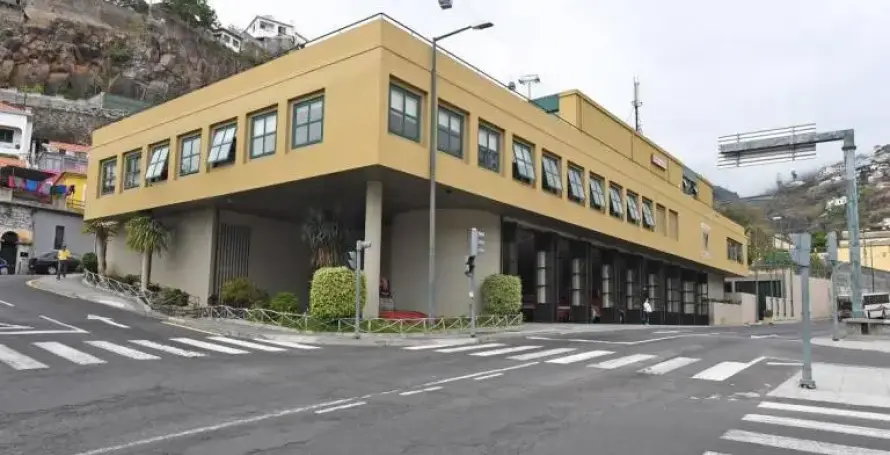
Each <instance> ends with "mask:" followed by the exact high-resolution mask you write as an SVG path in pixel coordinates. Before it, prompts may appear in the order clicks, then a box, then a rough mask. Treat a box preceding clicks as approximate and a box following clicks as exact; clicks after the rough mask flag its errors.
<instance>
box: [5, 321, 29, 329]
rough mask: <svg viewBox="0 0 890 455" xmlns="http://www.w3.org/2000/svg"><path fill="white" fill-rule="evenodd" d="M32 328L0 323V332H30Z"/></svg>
mask: <svg viewBox="0 0 890 455" xmlns="http://www.w3.org/2000/svg"><path fill="white" fill-rule="evenodd" d="M33 328H34V327H31V326H27V325H15V324H5V323H3V322H0V330H30V329H33Z"/></svg>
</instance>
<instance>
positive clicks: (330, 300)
mask: <svg viewBox="0 0 890 455" xmlns="http://www.w3.org/2000/svg"><path fill="white" fill-rule="evenodd" d="M366 294H367V285H366V282H365V276H364V275H362V291H361V300H362V301H361V305H362V308H363V309H364V307H365V301H366V298H365V297H366ZM309 314H310V315H311V316H312V317H314V318H317V319H320V320H326V321H333V320H335V319H343V318H351V317H355V272H353V271H352V270H349V269H348V268H346V267H322V268H320V269H318V270H316V271H315V273H314V274H313V275H312V288H311V289H310V290H309Z"/></svg>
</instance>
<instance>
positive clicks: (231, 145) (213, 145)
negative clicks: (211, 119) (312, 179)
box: [207, 122, 238, 168]
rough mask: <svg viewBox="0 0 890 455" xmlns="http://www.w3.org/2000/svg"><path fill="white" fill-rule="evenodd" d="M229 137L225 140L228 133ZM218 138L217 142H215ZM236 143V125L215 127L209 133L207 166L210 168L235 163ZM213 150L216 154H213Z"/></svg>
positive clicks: (235, 123) (234, 123) (233, 123)
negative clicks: (229, 133)
mask: <svg viewBox="0 0 890 455" xmlns="http://www.w3.org/2000/svg"><path fill="white" fill-rule="evenodd" d="M229 131H231V137H230V138H228V139H227V136H228V134H227V133H228V132H229ZM217 137H219V141H217ZM237 142H238V123H237V122H230V123H224V124H221V125H217V126H216V127H214V128H213V129H212V130H211V132H210V144H209V145H210V148H209V151H208V152H207V164H208V165H209V166H210V167H211V168H215V167H220V166H225V165H229V164H234V163H235V147H236V146H237ZM214 150H215V151H216V153H214Z"/></svg>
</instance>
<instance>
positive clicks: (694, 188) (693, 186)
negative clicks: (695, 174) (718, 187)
mask: <svg viewBox="0 0 890 455" xmlns="http://www.w3.org/2000/svg"><path fill="white" fill-rule="evenodd" d="M682 187H683V193H685V194H688V195H690V196H692V197H698V183H696V182H695V180H692V179H691V178H689V177H686V176H685V175H684V176H683V184H682Z"/></svg>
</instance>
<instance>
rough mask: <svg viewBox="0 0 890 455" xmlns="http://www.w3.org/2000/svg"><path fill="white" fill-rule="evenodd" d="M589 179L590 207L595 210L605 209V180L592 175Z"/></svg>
mask: <svg viewBox="0 0 890 455" xmlns="http://www.w3.org/2000/svg"><path fill="white" fill-rule="evenodd" d="M588 177H589V178H590V206H591V207H593V208H595V209H597V210H604V209H605V208H606V180H605V179H603V178H602V177H599V176H597V175H594V174H590V175H589V176H588Z"/></svg>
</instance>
